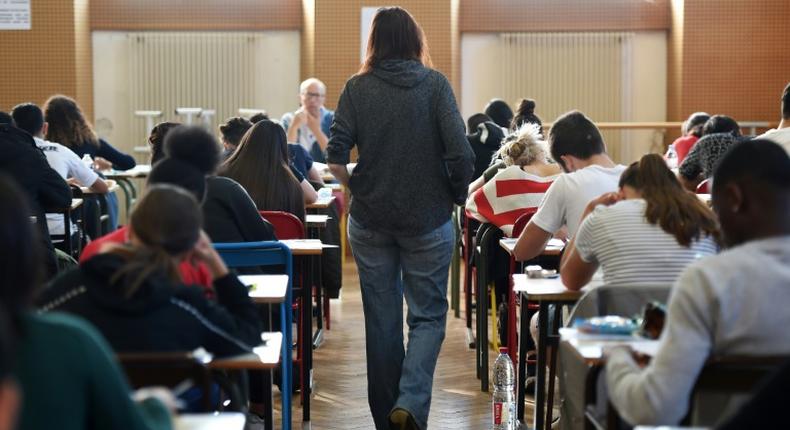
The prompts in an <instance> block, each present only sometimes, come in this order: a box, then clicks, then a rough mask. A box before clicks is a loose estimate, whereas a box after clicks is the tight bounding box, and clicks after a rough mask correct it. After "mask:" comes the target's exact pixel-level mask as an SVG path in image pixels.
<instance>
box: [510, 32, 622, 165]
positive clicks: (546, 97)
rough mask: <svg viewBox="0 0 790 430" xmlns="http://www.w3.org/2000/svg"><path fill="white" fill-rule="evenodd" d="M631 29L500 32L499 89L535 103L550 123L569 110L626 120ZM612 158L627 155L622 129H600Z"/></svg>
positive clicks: (601, 119) (597, 117)
mask: <svg viewBox="0 0 790 430" xmlns="http://www.w3.org/2000/svg"><path fill="white" fill-rule="evenodd" d="M633 37H634V34H633V33H620V32H617V33H614V32H595V33H501V34H500V35H499V50H500V52H499V54H500V55H499V56H498V57H499V58H500V61H501V63H500V73H501V75H500V78H501V82H502V84H501V85H502V87H501V90H502V92H501V94H502V96H503V98H504V99H505V100H506V101H508V102H509V103H515V102H516V101H517V100H518V99H520V98H524V97H526V98H532V99H535V101H536V102H537V106H538V107H537V111H536V113H538V114H539V116H541V119H542V120H543V121H544V122H552V121H553V120H554V119H555V118H556V117H557V116H559V115H560V114H562V113H564V112H567V111H569V110H572V109H578V110H580V111H582V112H584V113H585V114H586V115H587V116H588V117H590V118H591V119H592V120H593V121H597V122H609V121H615V122H619V121H629V120H630V119H631V118H630V116H629V112H630V106H629V105H630V100H631V97H630V88H631V87H632V84H631V79H632V77H631V70H632V65H631V50H632V49H633V48H632V44H633ZM603 134H604V138H605V139H606V143H607V148H608V151H609V152H610V154H612V156H613V157H614V158H615V159H628V158H630V157H629V155H630V154H629V153H628V152H629V151H628V148H626V147H625V146H627V145H621V141H622V134H623V133H622V132H619V131H606V132H603Z"/></svg>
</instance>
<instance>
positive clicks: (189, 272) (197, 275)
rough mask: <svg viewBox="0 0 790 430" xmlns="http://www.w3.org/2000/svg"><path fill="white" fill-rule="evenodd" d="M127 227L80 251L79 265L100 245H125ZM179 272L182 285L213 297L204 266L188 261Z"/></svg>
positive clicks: (209, 273)
mask: <svg viewBox="0 0 790 430" xmlns="http://www.w3.org/2000/svg"><path fill="white" fill-rule="evenodd" d="M127 232H128V227H121V228H119V229H118V230H115V231H114V232H112V233H109V234H107V235H105V236H102V237H100V238H98V239H96V240H94V241H92V242H91V243H89V244H88V245H87V246H86V247H85V249H83V250H82V254H81V255H80V264H82V263H84V262H86V261H88V260H90V259H91V257H93V256H94V255H96V254H97V253H98V252H99V249H101V247H102V245H103V244H105V243H126V242H127V241H128V240H129V237H128V235H127ZM179 270H180V272H181V280H182V281H183V282H184V285H200V286H202V287H204V288H205V289H206V296H208V297H213V296H214V290H213V287H212V282H213V280H212V279H211V272H210V271H209V270H208V267H206V265H205V264H203V263H200V264H198V265H197V266H195V265H193V264H192V263H190V262H189V261H184V262H182V263H181V265H180V266H179Z"/></svg>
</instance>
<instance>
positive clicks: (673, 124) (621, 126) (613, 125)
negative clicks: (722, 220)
mask: <svg viewBox="0 0 790 430" xmlns="http://www.w3.org/2000/svg"><path fill="white" fill-rule="evenodd" d="M552 125H553V124H552V123H544V124H543V128H545V129H549V128H551V126H552ZM595 125H596V126H597V127H598V128H599V129H601V130H638V129H670V128H677V129H679V128H681V127H682V126H683V122H677V121H670V122H649V121H645V122H596V123H595ZM738 125H740V126H741V128H748V129H750V130H752V133H754V131H755V130H756V129H758V128H765V129H768V128H775V127H776V126H777V125H778V123H776V122H770V121H740V122H739V123H738Z"/></svg>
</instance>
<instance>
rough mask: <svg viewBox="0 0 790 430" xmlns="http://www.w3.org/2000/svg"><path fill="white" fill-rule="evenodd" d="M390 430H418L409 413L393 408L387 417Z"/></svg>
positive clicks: (412, 416)
mask: <svg viewBox="0 0 790 430" xmlns="http://www.w3.org/2000/svg"><path fill="white" fill-rule="evenodd" d="M388 419H389V422H390V430H420V428H419V427H417V421H416V420H415V419H414V415H412V414H411V412H409V411H407V410H406V409H403V408H395V409H393V410H392V412H390V415H389V417H388Z"/></svg>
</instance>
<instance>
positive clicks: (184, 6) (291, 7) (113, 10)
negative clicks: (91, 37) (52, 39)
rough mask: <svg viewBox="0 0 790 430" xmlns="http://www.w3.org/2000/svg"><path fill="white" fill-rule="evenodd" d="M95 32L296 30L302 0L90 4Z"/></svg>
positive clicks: (103, 0)
mask: <svg viewBox="0 0 790 430" xmlns="http://www.w3.org/2000/svg"><path fill="white" fill-rule="evenodd" d="M91 28H93V29H94V30H293V29H300V28H302V2H301V1H300V0H164V1H163V0H134V1H129V0H91Z"/></svg>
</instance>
